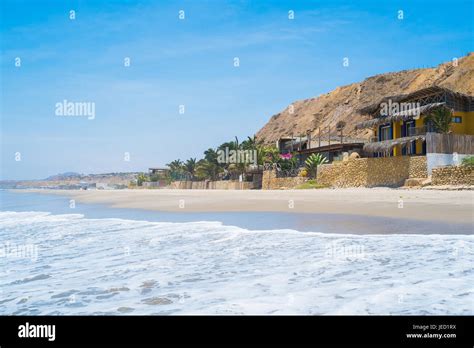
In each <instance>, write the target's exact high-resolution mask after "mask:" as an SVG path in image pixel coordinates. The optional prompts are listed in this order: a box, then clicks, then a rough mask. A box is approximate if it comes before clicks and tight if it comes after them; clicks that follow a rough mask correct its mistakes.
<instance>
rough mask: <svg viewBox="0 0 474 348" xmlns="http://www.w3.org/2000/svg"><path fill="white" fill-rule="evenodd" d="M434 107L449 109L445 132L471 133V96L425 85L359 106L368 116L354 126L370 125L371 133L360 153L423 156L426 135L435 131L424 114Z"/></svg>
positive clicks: (473, 129)
mask: <svg viewBox="0 0 474 348" xmlns="http://www.w3.org/2000/svg"><path fill="white" fill-rule="evenodd" d="M437 108H448V109H450V110H452V121H451V125H450V131H449V134H454V135H470V136H472V135H474V97H473V96H469V95H465V94H461V93H457V92H454V91H451V90H449V89H447V88H442V87H429V88H424V89H421V90H418V91H416V92H413V93H410V94H407V95H397V96H389V97H385V98H383V99H382V100H380V101H379V102H377V103H375V104H372V105H370V106H368V107H366V108H363V109H361V110H360V113H362V114H366V115H369V117H370V119H369V120H367V121H364V122H361V123H359V124H357V125H356V129H364V128H370V129H372V130H373V132H374V137H373V138H372V139H370V142H369V143H368V144H366V145H365V146H364V152H365V153H366V154H367V155H368V156H373V157H383V156H403V155H410V156H411V155H425V154H426V153H427V152H429V149H428V148H427V145H428V144H427V138H429V136H428V134H429V133H435V132H436V130H435V129H434V126H433V125H432V124H430V123H426V122H425V117H426V115H428V114H430V113H432V112H433V111H434V110H435V109H437ZM458 139H460V138H458ZM430 140H433V139H430ZM430 145H433V146H436V144H430ZM466 145H468V144H466Z"/></svg>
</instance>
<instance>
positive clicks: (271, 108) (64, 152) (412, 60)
mask: <svg viewBox="0 0 474 348" xmlns="http://www.w3.org/2000/svg"><path fill="white" fill-rule="evenodd" d="M0 6H1V18H0V44H1V56H0V57H1V70H0V71H1V80H0V82H1V92H2V94H1V121H2V123H1V125H2V130H1V145H2V146H1V174H0V177H1V179H34V178H44V177H46V176H49V175H52V174H55V173H59V172H65V171H77V172H81V173H100V172H112V171H140V170H146V169H147V168H148V167H150V166H161V165H164V164H166V163H168V162H170V161H171V160H173V159H176V158H180V159H182V160H184V159H187V158H189V157H200V156H201V155H202V152H203V151H204V150H206V149H207V148H209V147H216V146H217V145H219V144H221V143H223V142H225V141H228V140H231V139H233V137H234V136H238V137H239V138H240V139H243V138H245V137H246V136H247V135H253V134H255V133H256V132H257V131H258V130H259V129H260V128H261V127H262V126H263V125H264V124H265V123H266V122H267V121H268V119H269V118H270V116H272V115H273V114H275V113H278V112H279V111H281V110H282V109H284V108H285V107H286V106H287V105H288V104H290V103H292V102H293V101H295V100H299V99H304V98H310V97H314V96H317V95H319V94H321V93H326V92H329V91H331V90H332V89H334V88H336V87H337V86H340V85H345V84H349V83H352V82H357V81H360V80H363V79H364V78H366V77H368V76H371V75H374V74H379V73H383V72H389V71H397V70H403V69H410V68H419V67H431V66H435V65H437V64H439V63H441V62H444V61H448V60H451V59H452V58H453V57H461V56H464V55H465V54H466V53H467V52H469V51H472V50H473V37H474V36H473V12H474V9H473V2H472V1H456V0H454V1H449V2H446V1H415V0H406V1H394V0H393V1H392V0H387V1H382V0H379V1H357V2H356V1H297V2H296V1H222V0H221V1H218V0H215V1H84V0H83V1H77V0H76V1H58V0H52V1H39V0H35V1H21V0H15V1H12V0H2V1H1V5H0ZM70 10H74V11H75V12H76V19H75V20H70V19H69V13H70V12H69V11H70ZM180 10H184V11H185V19H184V20H180V19H179V18H178V14H179V11H180ZM289 10H293V11H294V13H295V19H294V20H289V19H288V11H289ZM399 10H402V11H403V17H404V18H403V20H399V19H398V18H397V16H398V11H399ZM16 57H20V58H21V67H15V58H16ZM125 57H130V59H131V65H130V67H124V58H125ZM234 57H239V59H240V66H239V67H237V68H236V67H234V64H233V63H234V61H233V59H234ZM344 57H348V58H349V67H343V65H342V60H343V58H344ZM64 99H66V100H68V101H74V102H81V101H85V102H94V103H95V107H96V116H95V119H93V120H88V119H87V117H59V116H56V115H55V104H56V103H57V102H61V101H63V100H64ZM179 105H185V113H184V114H180V113H179ZM17 152H19V153H20V154H21V161H16V160H15V153H17ZM125 152H128V153H130V161H124V153H125Z"/></svg>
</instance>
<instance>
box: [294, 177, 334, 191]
mask: <svg viewBox="0 0 474 348" xmlns="http://www.w3.org/2000/svg"><path fill="white" fill-rule="evenodd" d="M326 187H328V186H325V185H321V184H318V183H317V182H316V180H314V179H313V180H308V181H306V182H305V183H303V184H301V185H299V186H297V187H296V189H297V190H308V189H320V188H326Z"/></svg>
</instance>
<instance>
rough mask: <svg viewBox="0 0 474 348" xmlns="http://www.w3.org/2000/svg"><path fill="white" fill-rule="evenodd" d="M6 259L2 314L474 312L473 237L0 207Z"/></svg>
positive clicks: (0, 286)
mask: <svg viewBox="0 0 474 348" xmlns="http://www.w3.org/2000/svg"><path fill="white" fill-rule="evenodd" d="M26 246H34V247H36V250H37V255H36V259H34V258H32V257H31V255H27V253H26V252H25V253H23V254H22V250H23V251H25V250H29V249H27V248H26ZM0 256H1V258H0V262H1V267H0V314H16V315H39V314H43V315H48V314H51V315H55V314H58V315H60V314H67V315H77V314H471V315H472V314H474V307H473V303H474V302H473V294H474V289H473V284H474V270H473V260H474V237H473V236H471V235H384V236H382V235H350V234H345V235H341V234H325V233H319V232H299V231H295V230H266V231H260V230H259V231H252V230H247V229H243V228H239V227H235V226H226V225H223V224H222V223H220V222H216V221H198V222H187V223H171V222H149V221H135V220H125V219H88V218H85V217H84V216H82V215H80V214H63V215H53V214H50V213H47V212H0Z"/></svg>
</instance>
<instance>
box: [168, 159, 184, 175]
mask: <svg viewBox="0 0 474 348" xmlns="http://www.w3.org/2000/svg"><path fill="white" fill-rule="evenodd" d="M167 166H168V167H169V168H170V170H171V171H172V172H179V171H181V169H182V167H183V162H182V161H181V160H180V159H177V160H174V161H172V162H170V163H168V164H167Z"/></svg>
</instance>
